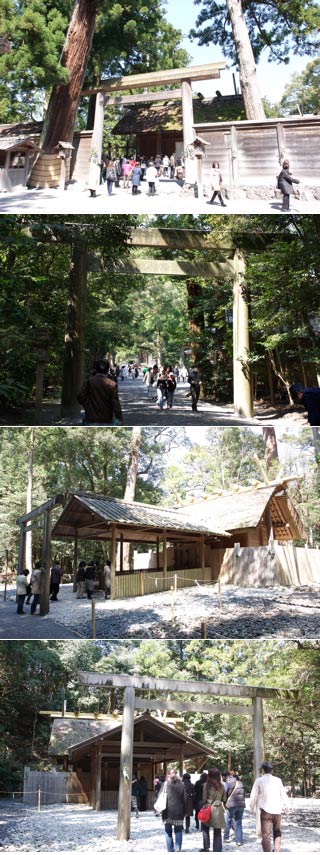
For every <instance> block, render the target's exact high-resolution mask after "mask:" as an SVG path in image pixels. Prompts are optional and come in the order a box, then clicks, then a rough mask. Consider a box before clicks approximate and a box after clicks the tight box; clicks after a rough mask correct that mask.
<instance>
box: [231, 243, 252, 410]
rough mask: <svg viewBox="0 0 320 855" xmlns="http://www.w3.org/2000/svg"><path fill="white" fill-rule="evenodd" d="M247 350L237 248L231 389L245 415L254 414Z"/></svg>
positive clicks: (244, 298)
mask: <svg viewBox="0 0 320 855" xmlns="http://www.w3.org/2000/svg"><path fill="white" fill-rule="evenodd" d="M249 350H250V336H249V296H248V294H247V293H246V285H245V259H244V256H243V253H242V252H240V251H239V250H237V251H236V252H235V254H234V283H233V388H234V396H233V397H234V409H235V412H236V413H237V415H239V416H243V417H244V418H251V417H252V416H253V401H252V390H251V371H250V365H249V363H248V352H249Z"/></svg>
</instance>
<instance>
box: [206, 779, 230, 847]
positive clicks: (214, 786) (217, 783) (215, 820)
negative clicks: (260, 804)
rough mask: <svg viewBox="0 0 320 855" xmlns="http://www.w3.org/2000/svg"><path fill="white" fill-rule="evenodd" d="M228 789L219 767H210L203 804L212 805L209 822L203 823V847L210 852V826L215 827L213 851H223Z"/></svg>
mask: <svg viewBox="0 0 320 855" xmlns="http://www.w3.org/2000/svg"><path fill="white" fill-rule="evenodd" d="M225 803H226V791H225V788H224V786H223V783H222V779H221V772H220V771H219V769H215V768H214V769H209V772H208V778H207V780H206V782H205V784H204V787H203V804H204V806H207V805H210V806H211V816H210V820H209V822H208V824H204V823H202V834H203V849H201V852H209V849H210V828H213V847H212V849H213V852H222V835H221V831H222V829H223V828H224V827H225V818H224V813H225V807H224V806H225Z"/></svg>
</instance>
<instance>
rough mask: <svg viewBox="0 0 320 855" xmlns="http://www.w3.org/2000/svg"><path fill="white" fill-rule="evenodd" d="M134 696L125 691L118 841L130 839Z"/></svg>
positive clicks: (127, 689) (133, 692)
mask: <svg viewBox="0 0 320 855" xmlns="http://www.w3.org/2000/svg"><path fill="white" fill-rule="evenodd" d="M134 696H135V691H134V689H132V688H131V687H128V688H126V689H125V692H124V706H123V717H122V732H121V755H120V784H119V807H118V833H117V838H118V840H129V839H130V819H131V781H132V759H133V726H134Z"/></svg>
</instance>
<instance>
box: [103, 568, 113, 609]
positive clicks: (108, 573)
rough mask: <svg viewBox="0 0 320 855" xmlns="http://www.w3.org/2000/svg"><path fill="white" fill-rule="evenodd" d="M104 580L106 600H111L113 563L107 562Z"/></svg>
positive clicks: (104, 569)
mask: <svg viewBox="0 0 320 855" xmlns="http://www.w3.org/2000/svg"><path fill="white" fill-rule="evenodd" d="M103 579H104V596H105V599H106V600H109V599H110V596H111V561H108V560H107V561H106V563H105V565H104V568H103Z"/></svg>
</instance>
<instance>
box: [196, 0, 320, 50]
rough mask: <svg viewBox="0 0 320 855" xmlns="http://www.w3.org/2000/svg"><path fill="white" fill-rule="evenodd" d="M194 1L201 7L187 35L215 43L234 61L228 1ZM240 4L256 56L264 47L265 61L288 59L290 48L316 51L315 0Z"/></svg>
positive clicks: (318, 15)
mask: <svg viewBox="0 0 320 855" xmlns="http://www.w3.org/2000/svg"><path fill="white" fill-rule="evenodd" d="M195 5H196V6H200V5H201V11H200V13H199V15H198V18H197V20H196V26H195V28H194V29H192V30H191V33H190V36H191V37H192V38H193V39H197V40H198V44H200V45H208V44H211V43H213V44H219V45H220V47H221V48H222V50H223V53H224V55H225V56H227V57H228V58H229V59H231V60H232V61H233V62H236V61H237V53H236V46H235V44H234V40H233V35H232V29H231V23H230V17H229V14H228V2H227V3H226V2H225V0H195ZM226 6H227V8H226ZM242 8H243V16H244V20H245V23H246V25H247V28H248V33H249V38H250V42H251V46H252V50H253V53H254V57H255V59H256V60H259V57H260V56H261V53H262V52H263V51H264V50H267V51H268V59H269V61H276V62H284V63H288V62H289V59H290V54H291V52H293V53H296V54H309V55H311V56H312V54H315V53H317V51H318V49H319V24H320V9H319V4H318V3H317V2H316V0H290V2H288V0H276V2H274V3H272V2H271V3H270V2H268V0H262V2H257V0H243V2H242Z"/></svg>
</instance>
